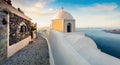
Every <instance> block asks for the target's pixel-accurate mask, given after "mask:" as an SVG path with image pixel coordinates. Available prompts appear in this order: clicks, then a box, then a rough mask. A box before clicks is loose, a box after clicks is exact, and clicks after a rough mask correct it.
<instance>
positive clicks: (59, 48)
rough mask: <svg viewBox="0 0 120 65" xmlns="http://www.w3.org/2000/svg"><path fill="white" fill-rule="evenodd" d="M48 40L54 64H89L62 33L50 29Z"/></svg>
mask: <svg viewBox="0 0 120 65" xmlns="http://www.w3.org/2000/svg"><path fill="white" fill-rule="evenodd" d="M49 42H50V44H49V46H50V48H51V53H52V57H53V60H54V64H55V65H90V64H89V63H88V62H87V61H86V60H85V59H84V58H83V57H82V56H80V55H79V53H77V51H76V50H75V49H74V48H73V47H72V46H71V45H70V42H68V41H67V40H66V39H65V38H64V35H63V34H62V33H60V32H57V31H54V30H52V31H50V36H49ZM51 63H52V61H51Z"/></svg>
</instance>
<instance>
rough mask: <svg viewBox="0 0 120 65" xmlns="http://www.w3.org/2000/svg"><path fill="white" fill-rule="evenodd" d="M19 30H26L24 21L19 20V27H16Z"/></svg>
mask: <svg viewBox="0 0 120 65" xmlns="http://www.w3.org/2000/svg"><path fill="white" fill-rule="evenodd" d="M18 30H19V32H27V31H28V27H27V25H26V23H24V22H21V23H20V25H19V27H18Z"/></svg>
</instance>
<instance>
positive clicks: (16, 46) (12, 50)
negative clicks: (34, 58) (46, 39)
mask: <svg viewBox="0 0 120 65" xmlns="http://www.w3.org/2000/svg"><path fill="white" fill-rule="evenodd" d="M30 41H31V36H29V37H27V38H25V39H24V40H21V41H20V42H18V43H15V44H13V45H11V46H9V45H8V48H7V49H8V52H7V57H10V56H12V55H13V54H15V53H16V52H17V51H19V50H20V49H22V48H23V47H25V46H26V45H28V44H29V42H30Z"/></svg>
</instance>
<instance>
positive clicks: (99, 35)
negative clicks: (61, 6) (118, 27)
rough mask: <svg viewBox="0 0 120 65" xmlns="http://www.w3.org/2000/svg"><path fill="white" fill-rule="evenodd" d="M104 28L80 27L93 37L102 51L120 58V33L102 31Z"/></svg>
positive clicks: (78, 29)
mask: <svg viewBox="0 0 120 65" xmlns="http://www.w3.org/2000/svg"><path fill="white" fill-rule="evenodd" d="M102 30H104V29H80V28H77V29H76V31H78V32H84V33H85V34H86V36H88V37H90V38H92V39H93V40H94V41H95V43H96V44H97V46H98V48H99V49H101V51H103V52H105V53H107V54H110V55H112V56H115V57H117V58H119V59H120V34H113V33H108V32H104V31H102Z"/></svg>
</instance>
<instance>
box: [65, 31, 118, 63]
mask: <svg viewBox="0 0 120 65" xmlns="http://www.w3.org/2000/svg"><path fill="white" fill-rule="evenodd" d="M64 36H65V38H66V39H67V40H68V41H70V42H71V43H70V44H71V46H72V47H73V48H74V49H75V50H76V51H77V52H78V53H79V55H81V56H82V57H84V58H85V59H86V60H87V61H88V62H89V63H90V64H91V65H120V59H118V58H115V57H113V56H110V55H108V54H106V53H103V52H102V51H100V50H99V49H98V48H97V45H96V44H95V42H94V41H93V40H92V39H90V38H88V37H86V36H82V35H80V34H76V33H66V34H65V35H64ZM106 44H109V43H106Z"/></svg>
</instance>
